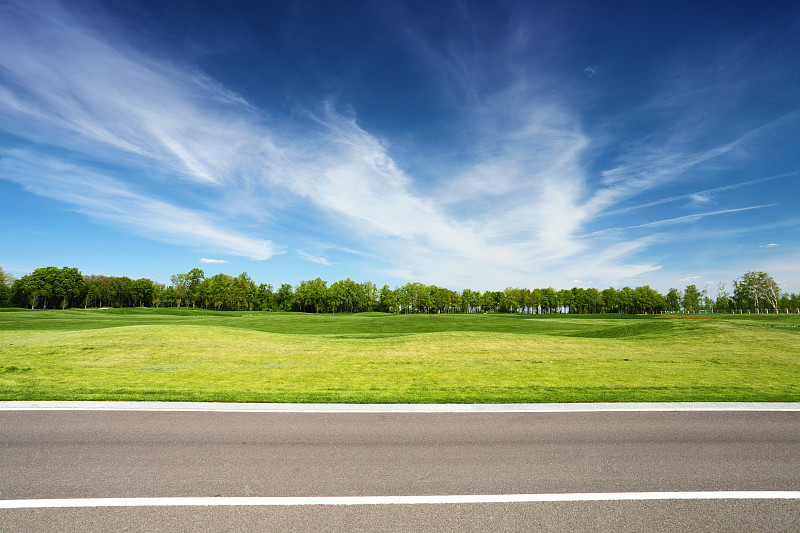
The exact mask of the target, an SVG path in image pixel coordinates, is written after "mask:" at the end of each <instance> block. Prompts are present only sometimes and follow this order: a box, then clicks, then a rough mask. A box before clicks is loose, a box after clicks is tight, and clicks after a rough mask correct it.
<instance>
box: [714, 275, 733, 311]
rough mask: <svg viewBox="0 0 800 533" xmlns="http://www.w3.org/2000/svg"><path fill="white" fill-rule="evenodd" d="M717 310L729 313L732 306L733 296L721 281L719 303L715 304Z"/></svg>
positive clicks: (718, 288) (719, 284)
mask: <svg viewBox="0 0 800 533" xmlns="http://www.w3.org/2000/svg"><path fill="white" fill-rule="evenodd" d="M714 306H715V307H716V310H717V311H718V312H719V311H729V310H730V306H731V295H730V294H728V291H727V290H726V289H725V282H724V281H720V282H719V283H717V301H716V302H715V303H714Z"/></svg>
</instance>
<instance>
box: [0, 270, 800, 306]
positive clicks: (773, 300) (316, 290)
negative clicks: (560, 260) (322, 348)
mask: <svg viewBox="0 0 800 533" xmlns="http://www.w3.org/2000/svg"><path fill="white" fill-rule="evenodd" d="M170 281H171V282H172V283H171V285H169V286H164V285H162V284H160V283H156V282H154V281H152V280H150V279H147V278H139V279H130V278H128V277H126V276H102V275H82V274H81V273H80V272H79V271H78V269H76V268H69V267H63V268H56V267H45V268H38V269H36V270H34V271H33V272H32V273H30V274H28V275H26V276H22V277H21V278H19V279H14V278H13V276H10V275H9V274H7V273H6V272H5V271H4V270H3V268H2V267H0V306H3V305H17V306H19V307H31V308H43V309H46V308H50V309H54V308H62V309H63V308H66V307H192V308H197V307H200V308H203V309H214V310H218V311H301V312H309V313H360V312H365V311H381V312H387V313H428V314H430V313H434V314H444V313H535V314H549V313H579V314H587V313H632V314H636V313H647V314H653V313H662V312H692V313H693V312H698V311H701V310H705V311H717V312H730V311H736V310H739V312H741V311H742V310H748V311H749V310H752V311H762V312H763V311H764V310H765V309H769V310H775V311H777V310H779V309H781V310H788V309H791V310H796V309H798V308H799V307H800V297H799V296H798V295H796V294H781V292H780V287H779V286H778V284H777V283H776V282H775V280H774V279H773V278H772V277H771V276H769V275H768V274H766V273H765V272H747V273H745V274H743V275H742V277H741V278H739V279H737V280H734V282H733V286H734V290H733V295H731V294H729V293H728V292H727V290H726V285H725V283H719V284H718V285H717V292H716V299H713V298H712V297H711V295H710V294H709V293H708V288H707V287H706V288H704V289H703V290H702V291H700V290H698V288H697V287H696V286H695V285H688V286H687V287H686V288H685V290H684V291H683V292H681V291H680V290H678V289H676V288H671V289H669V291H668V292H667V294H666V295H662V294H660V293H659V292H658V291H656V290H654V289H652V288H650V287H649V286H647V285H644V286H640V287H635V288H632V287H622V288H619V289H617V288H614V287H609V288H607V289H603V290H599V289H596V288H594V287H590V288H588V289H584V288H581V287H573V288H572V289H560V290H555V289H553V288H552V287H542V288H539V287H537V288H534V289H528V288H519V287H506V288H505V290H503V291H485V292H483V293H481V292H479V291H475V290H471V289H463V290H462V291H461V292H456V291H453V290H451V289H448V288H445V287H438V286H436V285H425V284H424V283H419V282H409V283H406V284H405V285H402V286H400V287H395V288H394V289H392V288H390V287H389V286H388V285H384V286H383V287H382V288H381V289H380V290H378V288H377V287H376V286H375V284H374V283H372V282H371V281H365V282H356V281H353V280H351V279H349V278H348V279H344V280H340V281H336V282H334V283H332V284H330V285H329V284H328V282H326V281H324V280H323V279H321V278H319V277H318V278H316V279H313V280H304V281H301V282H300V283H299V284H298V285H297V286H296V287H293V286H292V285H289V284H282V285H281V286H280V287H279V288H278V290H277V291H273V286H272V285H271V284H265V283H262V284H260V285H257V284H256V282H255V281H253V280H252V279H251V278H250V276H249V275H248V274H247V273H246V272H243V273H241V274H240V275H238V276H236V277H232V276H229V275H227V274H221V273H220V274H215V275H213V276H211V277H208V278H207V277H206V276H205V273H204V272H203V271H202V270H200V269H198V268H194V269H192V270H190V271H189V272H186V273H180V274H175V275H173V276H171V277H170Z"/></svg>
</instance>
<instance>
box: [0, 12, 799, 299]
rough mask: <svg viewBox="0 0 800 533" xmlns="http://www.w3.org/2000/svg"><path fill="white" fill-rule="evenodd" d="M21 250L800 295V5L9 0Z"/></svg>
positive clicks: (266, 270)
mask: <svg viewBox="0 0 800 533" xmlns="http://www.w3.org/2000/svg"><path fill="white" fill-rule="evenodd" d="M0 51H1V52H0V243H1V244H0V265H2V266H3V268H4V269H5V270H6V271H7V272H10V273H11V274H13V275H15V276H17V277H20V276H22V275H25V274H27V273H29V272H31V271H32V270H34V269H35V268H39V267H44V266H51V265H52V266H58V267H60V266H70V267H77V268H78V269H79V270H80V271H81V272H83V273H84V274H104V275H112V276H123V275H124V276H128V277H131V278H134V279H135V278H140V277H146V278H150V279H153V280H154V281H157V282H160V283H167V284H168V283H169V281H170V276H171V275H172V274H177V273H181V272H188V271H189V270H191V269H192V268H200V269H202V270H203V271H204V272H205V273H206V276H207V277H209V276H211V275H214V274H216V273H219V272H222V273H226V274H230V275H238V274H240V273H242V272H247V273H248V274H249V275H250V277H251V278H252V279H253V280H254V281H256V282H257V283H271V284H273V285H274V286H280V285H281V284H283V283H290V284H293V285H294V284H297V283H298V282H299V281H301V280H308V279H314V278H317V277H321V278H322V279H323V280H326V281H328V282H331V283H332V282H334V281H337V280H340V279H345V278H350V279H352V280H354V281H366V280H370V281H372V282H374V283H376V284H377V285H378V286H379V287H380V286H383V285H384V284H387V285H389V286H390V287H395V286H400V285H403V284H405V283H406V282H409V281H418V282H422V283H426V284H435V285H438V286H444V287H448V288H451V289H453V290H461V289H463V288H470V289H472V290H480V291H485V290H503V289H504V288H506V287H509V286H510V287H528V288H534V287H548V286H549V287H553V288H556V289H561V288H571V287H574V286H579V287H585V288H589V287H596V288H599V289H602V288H606V287H609V286H614V287H622V286H626V285H627V286H631V287H636V286H641V285H649V286H651V287H653V288H655V289H658V290H660V291H663V292H666V291H667V290H668V289H669V288H670V287H677V288H681V289H682V288H684V287H685V286H686V285H688V284H695V285H696V286H698V287H699V288H701V289H702V288H703V287H705V286H708V287H709V288H710V291H711V293H712V294H713V293H714V291H715V290H716V287H717V284H718V283H719V282H725V283H727V287H728V290H729V291H731V289H732V280H734V279H736V278H739V277H740V276H741V275H742V274H743V273H745V272H748V271H753V270H755V271H766V272H768V273H769V274H771V275H772V276H773V277H774V278H775V280H776V281H778V283H779V284H780V285H781V287H782V288H783V289H784V290H786V291H789V292H799V291H800V208H799V206H800V59H798V58H800V4H799V3H797V2H770V1H766V2H764V1H760V2H747V1H744V2H712V1H708V2H696V1H692V2H680V1H663V2H662V1H653V2H640V1H631V2H596V1H583V2H582V1H574V2H563V1H536V0H526V1H520V2H512V1H502V0H499V1H493V2H469V1H466V0H432V1H425V2H420V1H406V2H401V1H392V0H376V1H337V2H329V1H323V0H318V1H305V0H292V1H290V2H286V1H261V0H259V1H238V0H229V1H226V2H211V1H209V2H201V1H195V2H188V1H184V0H173V1H170V2H163V1H161V0H158V1H154V2H146V1H131V0H113V1H101V0H70V1H64V2H60V1H57V0H43V1H39V0H20V1H17V0H2V1H0Z"/></svg>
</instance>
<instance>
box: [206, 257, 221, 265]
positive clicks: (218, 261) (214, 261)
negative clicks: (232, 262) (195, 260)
mask: <svg viewBox="0 0 800 533" xmlns="http://www.w3.org/2000/svg"><path fill="white" fill-rule="evenodd" d="M200 262H201V263H206V264H211V265H223V264H226V263H227V261H225V260H224V259H208V258H207V257H201V258H200Z"/></svg>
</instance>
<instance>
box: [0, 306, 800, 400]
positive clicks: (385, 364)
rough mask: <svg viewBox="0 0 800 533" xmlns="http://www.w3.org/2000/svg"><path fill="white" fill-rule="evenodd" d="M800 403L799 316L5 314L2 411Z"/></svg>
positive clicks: (0, 325)
mask: <svg viewBox="0 0 800 533" xmlns="http://www.w3.org/2000/svg"><path fill="white" fill-rule="evenodd" d="M100 399H103V400H172V401H185V400H191V401H230V402H359V403H444V402H448V403H449V402H452V403H465V402H469V403H472V402H475V403H506V402H621V401H793V402H796V401H800V316H798V315H779V316H775V315H760V316H755V315H744V316H720V315H714V316H713V317H712V316H710V315H709V316H703V315H700V316H697V317H688V316H685V315H683V316H679V317H648V316H611V315H603V316H590V315H583V316H543V317H539V316H531V315H431V316H426V315H400V316H394V315H384V314H378V313H365V314H358V315H304V314H299V313H291V314H275V313H215V312H207V311H199V310H175V309H168V310H159V311H157V310H154V309H125V310H113V309H112V310H88V311H84V310H67V311H41V310H36V311H31V310H21V309H10V310H2V311H0V400H100Z"/></svg>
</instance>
